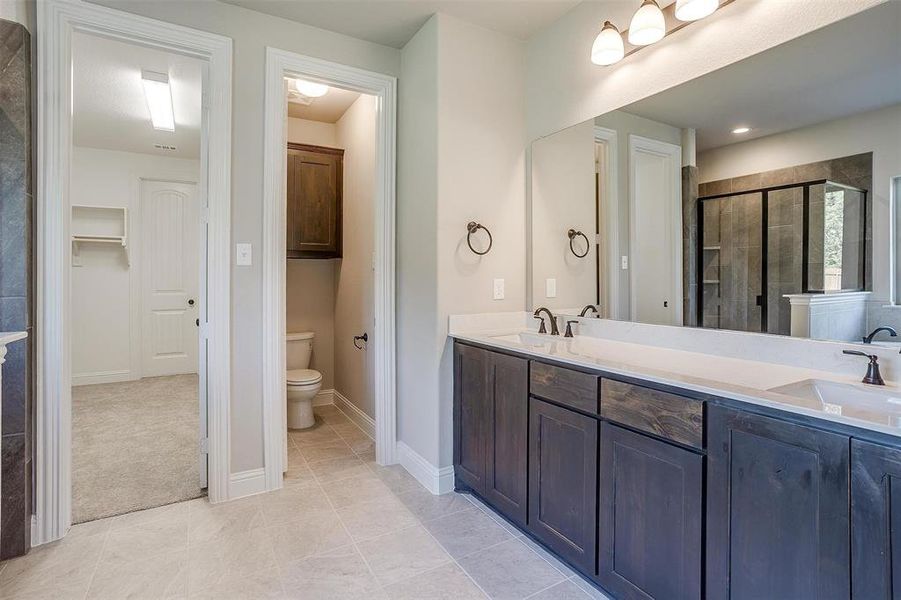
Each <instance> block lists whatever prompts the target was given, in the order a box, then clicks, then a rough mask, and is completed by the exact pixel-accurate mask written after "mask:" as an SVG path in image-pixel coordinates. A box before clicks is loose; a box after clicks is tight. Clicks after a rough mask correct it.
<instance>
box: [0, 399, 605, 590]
mask: <svg viewBox="0 0 901 600" xmlns="http://www.w3.org/2000/svg"><path fill="white" fill-rule="evenodd" d="M317 413H318V414H319V415H320V419H321V422H320V423H319V424H318V425H317V426H316V427H315V428H314V429H312V430H308V431H302V432H301V431H292V432H291V433H290V439H291V443H290V450H289V469H288V473H287V476H286V486H285V488H284V489H282V490H279V491H278V492H273V493H269V494H263V495H260V496H254V497H251V498H245V499H241V500H236V501H234V502H229V503H226V504H222V505H217V506H213V505H210V504H209V503H208V502H207V501H206V500H205V499H198V500H191V501H188V502H182V503H178V504H173V505H170V506H165V507H161V508H155V509H151V510H146V511H142V512H136V513H131V514H127V515H121V516H118V517H112V518H109V519H104V520H100V521H93V522H91V523H86V524H83V525H77V526H75V527H73V528H72V530H71V531H70V533H69V535H67V536H66V538H65V539H63V540H62V541H60V542H57V543H55V544H50V545H47V546H43V547H40V548H36V549H34V550H32V552H31V553H30V554H28V555H27V556H25V557H22V558H19V559H15V560H12V561H8V562H6V563H0V598H4V599H5V598H54V599H65V598H116V599H118V598H184V597H190V598H206V597H209V598H218V599H238V598H254V599H255V598H304V599H329V600H332V599H334V600H338V599H345V598H346V599H356V598H367V599H368V598H376V599H388V598H408V599H417V600H427V599H439V598H441V599H447V600H466V599H468V598H486V597H491V598H499V599H508V598H509V599H516V598H535V599H543V600H547V599H554V600H568V599H580V600H586V599H588V598H604V596H602V595H601V594H599V593H598V592H596V591H594V590H593V589H591V588H590V587H589V586H587V584H585V583H584V582H583V581H581V580H580V579H579V578H578V577H577V576H575V575H574V574H573V572H572V571H570V570H569V569H568V568H567V567H565V566H564V565H562V564H560V563H559V562H557V561H556V560H554V559H553V558H552V557H551V556H549V555H547V554H546V553H545V552H544V551H543V550H542V549H540V548H538V547H537V546H536V545H535V544H534V543H533V542H531V541H530V540H528V539H527V538H524V537H523V536H521V535H520V534H519V533H518V532H517V531H516V530H515V529H513V528H512V527H511V526H510V525H508V524H507V523H505V522H504V521H503V520H502V519H501V518H500V517H498V516H497V515H495V514H494V513H492V512H491V511H490V510H489V509H487V507H485V506H484V505H482V504H481V503H479V502H477V501H474V500H472V499H470V497H468V496H464V495H460V494H446V495H443V496H433V495H431V494H430V493H428V492H427V491H426V490H425V489H424V488H423V487H422V486H420V485H419V483H418V482H417V481H416V480H415V479H413V478H412V477H411V476H410V475H409V474H407V473H406V471H404V470H403V469H402V468H401V467H399V466H393V467H379V466H378V465H376V464H375V462H374V456H373V444H372V441H371V440H370V439H369V438H368V437H366V435H365V434H363V433H362V432H361V431H360V430H359V429H357V428H356V427H355V426H354V425H353V424H352V423H350V422H349V421H348V420H347V418H346V417H344V415H342V414H341V413H340V412H338V411H337V410H336V409H335V408H334V407H322V408H318V409H317Z"/></svg>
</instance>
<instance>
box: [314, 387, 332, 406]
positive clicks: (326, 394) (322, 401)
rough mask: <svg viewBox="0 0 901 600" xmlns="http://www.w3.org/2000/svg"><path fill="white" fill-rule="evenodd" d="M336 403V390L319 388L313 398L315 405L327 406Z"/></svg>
mask: <svg viewBox="0 0 901 600" xmlns="http://www.w3.org/2000/svg"><path fill="white" fill-rule="evenodd" d="M334 403H335V390H319V393H318V394H316V397H315V398H313V406H327V405H329V404H334Z"/></svg>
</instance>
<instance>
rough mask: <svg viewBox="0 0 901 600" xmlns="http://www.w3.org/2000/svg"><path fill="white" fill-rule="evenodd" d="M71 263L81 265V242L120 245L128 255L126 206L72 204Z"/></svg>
mask: <svg viewBox="0 0 901 600" xmlns="http://www.w3.org/2000/svg"><path fill="white" fill-rule="evenodd" d="M70 223H71V225H70V229H71V232H72V235H71V239H72V265H73V266H76V267H78V266H81V259H80V254H81V244H109V245H112V246H114V247H121V248H122V250H123V251H124V252H125V261H126V263H128V264H130V262H129V257H128V208H127V207H125V206H89V205H85V204H73V205H72V219H71V221H70Z"/></svg>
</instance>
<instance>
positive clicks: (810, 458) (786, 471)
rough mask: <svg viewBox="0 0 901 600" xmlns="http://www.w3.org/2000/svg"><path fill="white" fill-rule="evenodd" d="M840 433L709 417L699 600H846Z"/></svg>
mask: <svg viewBox="0 0 901 600" xmlns="http://www.w3.org/2000/svg"><path fill="white" fill-rule="evenodd" d="M849 447H850V440H849V438H848V437H847V436H845V435H840V434H836V433H830V432H827V431H822V430H819V429H815V428H812V427H807V426H803V425H799V424H796V423H792V422H788V421H782V420H779V419H773V418H769V417H764V416H761V415H757V414H753V413H749V412H744V411H739V410H734V409H731V408H726V407H722V406H711V407H709V411H708V465H707V473H708V475H707V476H708V480H707V564H706V569H707V573H706V581H707V598H709V599H710V600H719V599H725V598H817V599H819V600H826V599H829V598H848V597H849V596H850V591H851V573H850V564H851V561H850V556H849V549H850V546H851V540H850V529H851V528H850V522H849V517H850V507H849V502H848V498H849V491H850V490H849Z"/></svg>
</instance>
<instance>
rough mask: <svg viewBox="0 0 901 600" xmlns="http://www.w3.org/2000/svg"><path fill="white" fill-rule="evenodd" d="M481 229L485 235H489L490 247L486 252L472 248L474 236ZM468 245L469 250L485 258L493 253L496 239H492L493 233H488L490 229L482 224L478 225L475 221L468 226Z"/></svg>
mask: <svg viewBox="0 0 901 600" xmlns="http://www.w3.org/2000/svg"><path fill="white" fill-rule="evenodd" d="M479 229H484V230H485V233H487V234H488V247H487V248H485V251H484V252H479V251H478V250H476V249H475V248H473V247H472V234H474V233H475V232H476V231H478V230H479ZM466 231H467V233H466V245H467V246H469V249H470V250H472V251H473V252H474V253H475V254H478V255H479V256H485V255H486V254H488V253H489V252H491V244H493V243H494V239H493V238H492V237H491V232H490V231H488V228H487V227H485V226H484V225H482V224H481V223H476V222H475V221H470V222H469V223H467V224H466Z"/></svg>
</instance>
